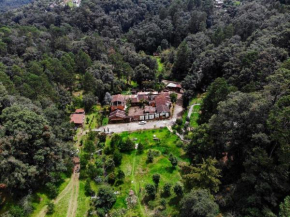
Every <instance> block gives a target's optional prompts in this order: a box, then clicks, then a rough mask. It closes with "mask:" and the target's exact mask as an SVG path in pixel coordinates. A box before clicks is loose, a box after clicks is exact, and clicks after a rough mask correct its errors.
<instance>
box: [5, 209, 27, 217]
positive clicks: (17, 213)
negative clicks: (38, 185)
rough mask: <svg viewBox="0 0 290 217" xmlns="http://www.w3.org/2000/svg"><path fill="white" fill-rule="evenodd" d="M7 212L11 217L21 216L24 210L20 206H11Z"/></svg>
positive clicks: (23, 214)
mask: <svg viewBox="0 0 290 217" xmlns="http://www.w3.org/2000/svg"><path fill="white" fill-rule="evenodd" d="M9 213H10V214H11V216H13V217H23V216H25V213H24V210H23V209H22V207H20V206H12V207H11V208H10V211H9Z"/></svg>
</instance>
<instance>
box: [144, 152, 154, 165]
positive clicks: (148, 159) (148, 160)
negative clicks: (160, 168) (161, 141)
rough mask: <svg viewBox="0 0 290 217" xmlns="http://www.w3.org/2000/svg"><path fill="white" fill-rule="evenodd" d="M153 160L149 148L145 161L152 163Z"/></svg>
mask: <svg viewBox="0 0 290 217" xmlns="http://www.w3.org/2000/svg"><path fill="white" fill-rule="evenodd" d="M153 160H154V157H153V153H152V151H151V150H149V151H148V153H147V160H146V162H147V163H152V162H153Z"/></svg>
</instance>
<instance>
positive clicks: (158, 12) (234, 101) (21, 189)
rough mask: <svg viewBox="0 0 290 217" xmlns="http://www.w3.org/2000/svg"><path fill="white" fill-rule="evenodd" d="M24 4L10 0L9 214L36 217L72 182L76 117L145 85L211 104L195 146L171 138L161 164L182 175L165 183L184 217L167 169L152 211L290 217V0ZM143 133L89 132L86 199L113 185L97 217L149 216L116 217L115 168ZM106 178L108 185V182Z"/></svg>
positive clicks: (2, 77)
mask: <svg viewBox="0 0 290 217" xmlns="http://www.w3.org/2000/svg"><path fill="white" fill-rule="evenodd" d="M13 2H14V1H5V0H4V1H1V0H0V171H1V175H0V215H1V216H5V217H26V216H31V214H32V213H33V209H34V208H33V205H32V204H33V199H32V198H33V195H34V194H35V193H36V192H39V191H40V190H42V189H47V190H46V191H47V192H48V193H49V198H50V199H54V198H55V197H56V196H57V194H58V187H59V186H61V184H62V183H63V182H64V181H65V179H66V178H67V177H70V176H71V173H72V170H73V162H72V158H73V157H74V156H75V155H76V149H75V148H74V137H75V133H76V131H75V129H74V126H73V125H72V124H70V122H69V115H70V114H71V113H72V112H74V111H75V109H76V108H85V110H86V112H87V113H89V112H90V111H92V110H93V109H94V105H96V104H98V105H99V106H102V107H105V106H107V105H109V104H110V101H111V96H112V95H114V94H118V93H122V92H124V91H128V90H131V88H138V89H140V90H145V89H154V90H157V91H159V90H162V89H163V88H164V87H163V86H162V83H161V82H160V81H161V80H162V79H168V80H174V81H178V82H181V83H182V88H183V89H184V93H183V106H184V108H187V106H188V105H190V103H191V100H192V99H194V98H195V97H196V96H197V95H198V94H203V99H202V102H201V106H200V115H199V117H198V120H197V126H196V127H194V129H191V130H190V132H188V134H187V136H186V140H187V141H189V142H181V143H180V142H177V140H175V137H174V138H172V140H170V138H171V137H170V136H169V135H167V134H166V133H165V132H164V131H162V130H161V131H160V132H159V131H157V133H159V134H160V135H162V136H163V137H164V138H167V139H168V142H167V143H166V144H162V145H161V146H162V147H163V146H164V147H167V149H168V150H170V151H172V152H175V153H176V157H175V156H173V155H170V153H167V152H166V151H165V152H164V150H163V149H162V150H161V151H160V153H162V155H160V153H159V157H160V158H164V159H165V160H164V161H166V162H167V164H168V165H171V164H172V165H173V167H174V168H175V167H176V170H175V172H174V174H175V175H176V177H177V176H179V174H180V176H181V178H182V180H181V183H180V184H177V185H174V186H173V185H172V186H171V185H170V186H169V184H168V185H167V187H166V186H164V188H162V190H160V189H161V187H160V188H159V191H160V192H161V191H162V192H163V193H164V192H165V194H166V192H167V193H168V192H169V194H170V195H171V194H172V195H175V197H174V198H175V199H176V201H177V203H176V204H177V205H176V207H174V208H172V207H170V206H169V205H167V203H168V201H167V200H166V199H161V196H160V198H159V195H158V196H156V195H157V194H156V192H158V191H157V189H158V183H159V179H160V177H159V178H158V174H153V177H152V180H153V181H152V180H151V177H150V182H151V181H152V183H153V184H148V185H146V186H144V188H145V192H146V195H145V199H146V200H145V202H144V203H146V204H147V206H148V207H149V209H150V207H151V209H152V210H157V209H158V210H159V211H158V212H150V216H156V217H157V216H180V217H183V216H187V217H189V216H192V217H194V216H198V217H215V216H225V217H252V216H253V217H275V216H279V217H289V216H290V161H289V155H290V57H289V54H290V44H289V43H290V42H289V39H290V13H289V12H290V6H289V5H290V2H289V1H288V0H279V1H278V0H241V1H235V0H225V1H224V2H223V4H222V6H219V5H217V3H216V1H214V0H142V1H141V0H107V1H102V0H83V1H82V2H81V6H80V7H72V6H69V5H65V6H63V5H62V4H59V2H58V1H56V2H57V3H55V4H53V5H52V1H50V0H34V1H32V2H31V3H29V4H26V3H28V2H30V1H17V4H19V5H22V4H26V5H24V6H22V7H20V8H16V5H15V4H14V3H13ZM15 2H16V1H15ZM14 6H15V7H14ZM17 6H18V5H17ZM11 9H13V10H11ZM156 56H158V58H156ZM161 65H162V67H160V66H161ZM104 113H106V111H105V110H104ZM180 122H182V121H180ZM177 125H178V120H177ZM180 128H182V127H181V125H180V127H179V129H178V126H176V129H177V131H179V130H180ZM154 133H156V132H154ZM149 134H150V133H149ZM151 134H153V133H151ZM151 134H150V138H151V137H152V135H151ZM165 135H167V136H165ZM139 136H140V138H139ZM171 136H172V135H171ZM129 137H130V136H128V135H127V134H121V135H119V136H112V137H110V138H104V136H103V135H102V134H100V135H95V134H93V133H89V134H88V135H87V136H86V137H85V138H84V139H83V140H82V142H83V143H84V149H85V152H84V156H82V157H83V158H81V163H80V164H81V166H82V167H83V168H86V169H84V170H83V171H81V173H80V178H81V179H84V180H88V181H85V182H86V186H85V188H86V194H88V195H94V192H92V191H94V189H92V187H91V186H90V185H91V184H90V183H91V182H95V183H96V184H98V183H100V182H102V183H103V185H104V186H103V187H101V188H98V192H95V193H97V194H98V197H99V200H97V201H95V202H92V203H91V204H90V210H89V212H88V213H87V215H88V216H90V215H91V216H105V214H107V213H109V215H110V216H131V214H132V213H133V214H134V215H136V213H134V212H132V213H131V214H130V212H129V214H128V213H127V214H125V213H123V210H121V209H120V210H118V209H117V208H116V207H118V205H119V204H118V199H116V195H115V194H114V193H113V190H112V186H114V185H116V183H117V182H122V183H123V182H124V172H122V170H117V169H115V166H117V165H121V167H122V165H123V164H121V159H122V156H123V159H124V157H125V156H127V154H128V153H131V154H132V153H133V152H134V148H133V146H134V144H133V145H132V141H131V139H133V137H130V138H131V139H130V138H129ZM136 138H138V139H139V140H140V141H141V143H143V145H144V150H146V152H144V153H139V154H140V156H143V157H145V158H148V159H149V162H150V161H151V160H152V161H151V163H152V162H153V158H154V157H156V156H154V150H153V151H151V149H152V147H151V146H154V147H155V143H154V144H153V142H152V141H151V140H150V141H149V140H148V141H147V140H144V138H143V137H142V136H141V135H136ZM112 141H113V142H112ZM96 142H98V143H99V147H94V144H95V143H96ZM147 143H148V144H147ZM175 143H176V144H177V143H178V144H179V147H178V150H177V149H175V147H173V146H172V144H175ZM96 148H104V149H106V152H105V157H104V158H103V159H102V160H100V159H94V158H92V159H91V160H90V157H89V153H90V152H93V151H96ZM155 148H156V147H155ZM157 149H161V148H160V147H157ZM132 151H133V152H132ZM147 151H148V156H147V155H146V154H145V153H147ZM149 153H150V154H149ZM134 154H135V152H134ZM137 154H138V153H137ZM157 155H158V154H157ZM183 155H184V156H186V159H184V158H183V157H182V156H183ZM153 156H154V157H153ZM127 157H128V159H131V158H130V157H132V156H131V155H130V154H128V156H127ZM125 158H126V157H125ZM150 158H152V159H151V160H150ZM169 158H170V159H169ZM148 159H147V160H148ZM123 161H124V160H123ZM92 162H93V163H94V165H92ZM170 163H171V164H170ZM144 165H145V164H144ZM107 167H108V168H109V169H108V170H107V171H106V169H105V171H103V168H107ZM114 171H115V172H114ZM177 171H178V173H177ZM106 172H110V173H108V174H113V175H114V179H112V177H111V176H113V175H111V176H108V174H107V173H106ZM96 174H101V175H98V176H97V177H99V176H100V177H101V179H103V178H104V180H103V181H100V180H99V179H97V180H98V181H94V180H96V178H97V177H96ZM106 175H107V176H106ZM154 175H155V176H154ZM110 178H111V179H110ZM147 178H148V177H147ZM148 180H149V178H148ZM125 183H126V180H125ZM161 183H162V187H163V185H166V184H165V183H163V182H162V177H161ZM170 189H172V190H170ZM170 192H172V193H170ZM173 192H174V194H173ZM135 193H136V192H135ZM156 198H157V199H158V203H159V202H160V204H157V202H156V203H154V201H157V199H156ZM165 198H166V197H165ZM159 199H160V201H159ZM116 201H117V202H116ZM148 201H153V202H148ZM142 203H143V201H142ZM114 205H115V206H114ZM113 206H114V208H113ZM166 206H167V207H168V209H167V210H166ZM48 207H49V208H51V210H53V204H51V203H50V204H48ZM160 207H161V208H160ZM112 208H113V209H114V210H113V211H110V210H112ZM133 214H132V216H134V215H133ZM137 214H138V212H137ZM141 216H142V215H141Z"/></svg>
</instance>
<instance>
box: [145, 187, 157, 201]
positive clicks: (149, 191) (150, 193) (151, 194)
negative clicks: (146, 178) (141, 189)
mask: <svg viewBox="0 0 290 217" xmlns="http://www.w3.org/2000/svg"><path fill="white" fill-rule="evenodd" d="M145 190H146V194H147V195H148V196H149V197H150V198H155V195H156V188H155V186H154V185H152V184H147V185H146V186H145Z"/></svg>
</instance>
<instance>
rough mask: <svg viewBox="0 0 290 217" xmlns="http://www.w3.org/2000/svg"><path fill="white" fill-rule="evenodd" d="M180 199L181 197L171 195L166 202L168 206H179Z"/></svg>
mask: <svg viewBox="0 0 290 217" xmlns="http://www.w3.org/2000/svg"><path fill="white" fill-rule="evenodd" d="M180 200H181V197H177V196H176V197H173V198H171V199H170V200H169V202H168V204H169V205H170V206H174V207H178V206H179V202H180Z"/></svg>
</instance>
